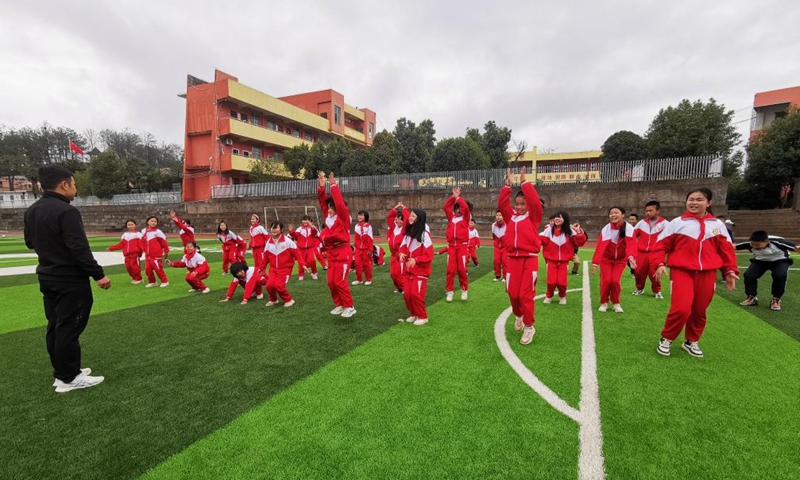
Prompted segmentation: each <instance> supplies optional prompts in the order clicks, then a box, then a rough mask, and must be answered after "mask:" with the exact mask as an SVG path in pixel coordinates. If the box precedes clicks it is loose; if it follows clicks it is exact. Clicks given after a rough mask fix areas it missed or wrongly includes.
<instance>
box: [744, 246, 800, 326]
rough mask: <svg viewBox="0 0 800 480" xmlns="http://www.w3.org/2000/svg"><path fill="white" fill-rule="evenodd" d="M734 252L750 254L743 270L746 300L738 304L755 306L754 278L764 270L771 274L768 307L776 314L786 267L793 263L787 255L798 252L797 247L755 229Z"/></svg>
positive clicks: (756, 301) (779, 307)
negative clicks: (743, 251)
mask: <svg viewBox="0 0 800 480" xmlns="http://www.w3.org/2000/svg"><path fill="white" fill-rule="evenodd" d="M736 250H749V251H750V253H752V254H753V258H751V259H750V266H749V267H747V270H745V271H744V293H745V295H747V298H745V299H744V301H742V302H741V303H739V305H741V306H743V307H753V306H755V305H758V297H757V296H756V295H758V279H759V278H761V276H762V275H764V274H765V273H767V272H768V271H769V272H771V274H772V301H771V302H770V304H769V308H771V309H772V310H774V311H776V312H779V311H780V310H781V297H782V296H783V294H784V292H785V291H786V278H787V277H788V275H789V267H790V266H791V265H792V264H793V263H794V260H793V259H792V257H791V255H790V253H791V252H795V251H797V252H800V247H798V246H797V245H795V244H794V242H790V241H789V240H786V239H785V238H783V237H776V236H772V235H768V234H767V232H765V231H764V230H756V231H755V232H753V233H752V234H751V235H750V240H749V241H747V242H742V243H737V244H736Z"/></svg>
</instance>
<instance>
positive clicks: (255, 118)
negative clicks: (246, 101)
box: [250, 113, 261, 125]
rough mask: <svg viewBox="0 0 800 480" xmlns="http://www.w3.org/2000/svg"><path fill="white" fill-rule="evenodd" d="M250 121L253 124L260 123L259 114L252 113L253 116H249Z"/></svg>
mask: <svg viewBox="0 0 800 480" xmlns="http://www.w3.org/2000/svg"><path fill="white" fill-rule="evenodd" d="M250 123H252V124H253V125H261V115H258V114H255V113H254V114H253V116H251V117H250Z"/></svg>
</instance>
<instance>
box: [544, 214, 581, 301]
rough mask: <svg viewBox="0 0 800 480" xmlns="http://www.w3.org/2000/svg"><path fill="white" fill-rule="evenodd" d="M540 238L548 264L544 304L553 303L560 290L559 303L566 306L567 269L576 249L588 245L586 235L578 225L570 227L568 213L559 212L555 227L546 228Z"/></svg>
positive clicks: (554, 222)
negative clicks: (554, 295) (555, 294)
mask: <svg viewBox="0 0 800 480" xmlns="http://www.w3.org/2000/svg"><path fill="white" fill-rule="evenodd" d="M539 237H540V238H539V239H540V241H541V242H542V248H543V256H544V260H545V262H546V263H547V292H546V293H545V296H544V300H543V301H542V303H551V302H552V301H553V294H554V293H555V291H556V289H558V303H559V305H566V304H567V267H568V266H569V262H570V261H571V260H572V258H573V257H574V256H575V249H576V248H578V247H582V246H584V245H586V234H585V233H584V232H583V229H582V228H581V226H580V225H578V224H577V223H575V224H573V225H572V226H570V223H569V214H568V213H567V212H558V213H556V215H555V217H554V218H553V226H552V227H550V228H545V229H544V231H543V232H542V233H540V234H539Z"/></svg>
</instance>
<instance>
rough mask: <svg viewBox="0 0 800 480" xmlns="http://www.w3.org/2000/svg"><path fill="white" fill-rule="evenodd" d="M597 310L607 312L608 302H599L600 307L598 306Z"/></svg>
mask: <svg viewBox="0 0 800 480" xmlns="http://www.w3.org/2000/svg"><path fill="white" fill-rule="evenodd" d="M597 311H598V312H607V311H608V304H607V303H601V304H600V308H598V309H597Z"/></svg>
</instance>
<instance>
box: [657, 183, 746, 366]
mask: <svg viewBox="0 0 800 480" xmlns="http://www.w3.org/2000/svg"><path fill="white" fill-rule="evenodd" d="M711 199H712V193H711V190H709V189H708V188H705V187H702V188H697V189H695V190H692V191H691V192H689V194H688V195H687V196H686V213H684V214H683V215H681V216H680V217H678V218H676V219H674V220H672V221H670V222H669V223H668V224H667V226H666V227H665V228H664V230H663V231H662V232H661V234H660V235H659V237H658V244H657V245H656V251H657V252H658V265H659V266H658V269H656V278H657V280H659V281H660V280H661V277H662V276H663V275H664V274H665V273H666V271H667V266H669V271H670V273H669V274H670V284H671V290H672V292H671V295H670V306H669V313H668V314H667V318H666V320H665V322H664V329H663V330H662V331H661V340H659V342H658V348H657V349H656V351H657V352H658V353H659V354H660V355H663V356H665V357H667V356H669V354H670V346H671V345H672V342H673V341H675V339H676V338H678V335H680V333H681V330H684V327H685V332H684V335H685V336H686V341H685V342H683V345H681V346H682V347H683V349H684V350H686V352H687V353H689V355H691V356H693V357H702V356H703V351H702V350H700V346H699V345H698V342H699V341H700V337H701V336H702V335H703V330H704V329H705V326H706V311H707V309H708V305H709V304H710V303H711V299H712V298H713V297H714V288H715V284H716V280H717V272H716V270H720V271H721V272H722V276H723V278H724V279H725V284H726V286H727V288H728V290H733V289H735V288H736V280H738V279H739V269H738V268H737V267H736V253H735V252H734V249H733V243H732V242H731V239H730V237H728V232H727V230H726V229H725V224H724V223H723V222H722V221H721V220H720V219H718V218H715V217H714V216H713V215H711V213H709V212H708V208H709V207H710V206H711ZM665 257H666V259H665Z"/></svg>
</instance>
